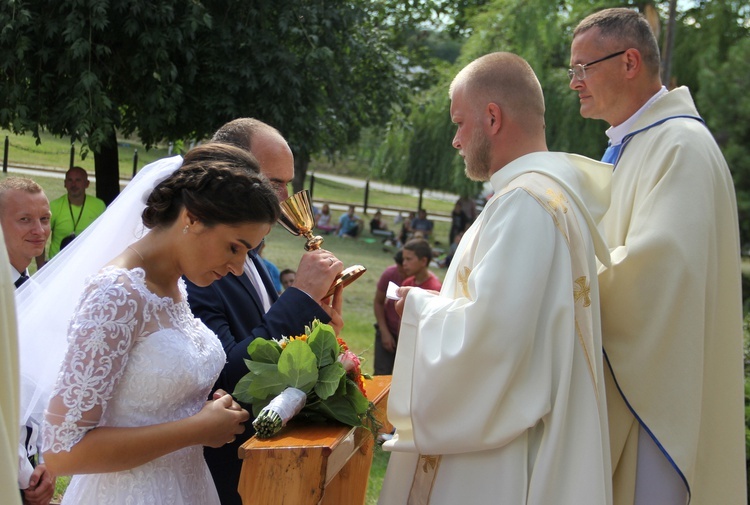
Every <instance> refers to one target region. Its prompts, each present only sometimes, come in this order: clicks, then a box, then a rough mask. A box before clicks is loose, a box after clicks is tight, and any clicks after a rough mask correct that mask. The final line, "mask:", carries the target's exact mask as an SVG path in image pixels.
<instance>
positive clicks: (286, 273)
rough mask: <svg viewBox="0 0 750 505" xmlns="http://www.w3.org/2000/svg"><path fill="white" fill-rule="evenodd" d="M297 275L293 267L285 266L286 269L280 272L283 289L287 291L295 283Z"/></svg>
mask: <svg viewBox="0 0 750 505" xmlns="http://www.w3.org/2000/svg"><path fill="white" fill-rule="evenodd" d="M295 277H297V272H295V271H294V270H292V269H291V268H285V269H284V270H282V271H281V273H280V274H279V279H280V280H281V289H282V290H283V291H286V289H287V288H289V287H290V286H292V285H293V284H294V279H295Z"/></svg>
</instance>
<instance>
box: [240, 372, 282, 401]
mask: <svg viewBox="0 0 750 505" xmlns="http://www.w3.org/2000/svg"><path fill="white" fill-rule="evenodd" d="M288 385H289V384H287V378H286V377H285V376H284V375H283V374H281V373H280V372H279V371H278V370H273V371H269V372H267V373H264V374H263V375H256V376H255V379H253V382H252V383H251V384H250V387H249V388H248V392H249V393H250V394H251V395H252V396H253V397H255V398H257V399H259V400H263V399H265V398H268V397H269V396H271V395H277V394H279V393H281V392H282V391H284V390H285V389H286V388H287V386H288ZM251 403H252V402H251Z"/></svg>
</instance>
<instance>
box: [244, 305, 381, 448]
mask: <svg viewBox="0 0 750 505" xmlns="http://www.w3.org/2000/svg"><path fill="white" fill-rule="evenodd" d="M279 337H280V338H281V336H279ZM345 349H346V347H343V346H342V345H340V344H339V342H338V340H337V338H336V334H335V332H334V330H333V328H332V327H331V326H330V325H327V324H322V323H320V322H319V321H317V320H316V321H313V323H312V328H306V335H304V336H298V337H297V336H293V337H290V338H286V337H284V338H283V340H282V342H281V344H279V343H278V342H276V341H267V340H263V339H256V340H254V341H253V342H252V343H251V344H250V345H249V346H248V354H249V355H250V359H246V360H245V362H246V364H247V367H248V370H249V373H248V374H246V375H245V376H244V377H243V378H242V379H241V380H240V381H239V382H238V384H237V387H236V388H235V390H234V392H233V393H232V394H233V395H234V396H235V398H236V399H237V400H239V401H241V402H243V403H247V404H252V406H253V412H254V414H255V415H256V416H257V419H256V420H255V421H254V422H253V426H255V427H256V429H258V434H259V436H262V437H263V438H265V437H268V436H272V435H273V434H275V433H276V432H277V431H278V430H279V429H281V427H282V424H285V423H286V421H288V419H284V420H281V419H280V418H279V413H277V412H271V411H270V409H269V411H265V410H264V409H265V407H266V406H267V405H268V404H269V403H270V401H271V400H272V399H273V398H274V397H276V396H277V395H279V394H281V393H282V391H285V390H286V389H288V388H294V389H298V390H300V391H301V392H302V393H304V394H306V395H307V398H306V403H305V405H304V407H303V409H302V411H301V412H300V414H299V415H300V416H302V417H308V418H312V419H320V418H328V419H335V420H337V421H340V422H342V423H345V424H348V425H350V426H365V427H367V428H368V429H371V430H372V431H373V433H375V432H376V431H377V428H378V426H377V424H373V423H375V421H376V420H375V419H374V418H373V416H372V412H371V411H372V409H373V408H374V406H373V405H372V403H371V402H370V401H369V400H368V399H367V398H366V397H365V396H364V394H363V393H362V391H360V389H359V386H358V384H357V382H359V381H362V380H363V379H362V371H361V369H360V366H359V363H357V364H356V366H355V367H354V368H353V369H352V370H350V371H349V372H348V373H347V371H346V370H345V369H344V366H343V365H342V363H341V362H339V359H338V357H339V356H340V355H343V356H344V357H345V358H346V355H344V354H343V353H344V351H345ZM279 351H280V352H279ZM300 394H301V393H300ZM282 421H283V423H282Z"/></svg>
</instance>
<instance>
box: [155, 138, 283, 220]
mask: <svg viewBox="0 0 750 505" xmlns="http://www.w3.org/2000/svg"><path fill="white" fill-rule="evenodd" d="M259 170H260V167H259V165H258V161H257V160H256V159H255V157H254V156H253V155H252V154H250V153H249V152H247V151H245V150H243V149H239V148H237V147H234V146H231V145H228V144H220V143H216V142H214V143H208V144H203V145H201V146H198V147H195V148H193V149H191V150H190V151H189V152H188V153H187V154H186V155H185V158H184V160H183V163H182V166H181V167H180V169H179V170H176V171H175V172H174V173H173V174H172V175H170V176H169V177H167V178H166V179H165V180H164V181H162V182H161V183H159V185H157V186H156V187H155V188H154V190H153V191H152V192H151V194H150V195H149V196H148V199H147V200H146V208H145V209H144V211H143V214H142V219H143V225H144V226H145V227H146V228H157V227H165V226H169V225H171V224H172V223H174V221H175V220H176V219H177V216H178V215H179V213H180V210H181V209H182V208H183V207H185V208H186V209H187V210H188V212H190V214H192V215H193V216H195V217H196V218H197V219H198V220H199V221H200V222H201V223H203V224H204V225H206V226H214V225H216V224H230V225H231V224H239V223H246V222H254V223H274V222H276V220H277V219H278V218H279V214H280V212H281V210H280V207H279V201H278V197H277V196H276V193H275V192H274V189H273V187H272V186H271V185H270V183H269V182H268V180H267V179H266V178H265V177H264V176H262V175H261V174H260V173H259Z"/></svg>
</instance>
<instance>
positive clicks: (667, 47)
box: [661, 0, 677, 89]
mask: <svg viewBox="0 0 750 505" xmlns="http://www.w3.org/2000/svg"><path fill="white" fill-rule="evenodd" d="M676 17H677V0H670V2H669V20H668V21H667V33H666V35H665V37H664V50H663V51H662V58H661V60H662V61H661V82H662V83H663V84H664V85H665V86H666V87H667V89H672V88H673V86H672V83H671V81H672V49H673V47H674V32H675V19H676Z"/></svg>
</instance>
